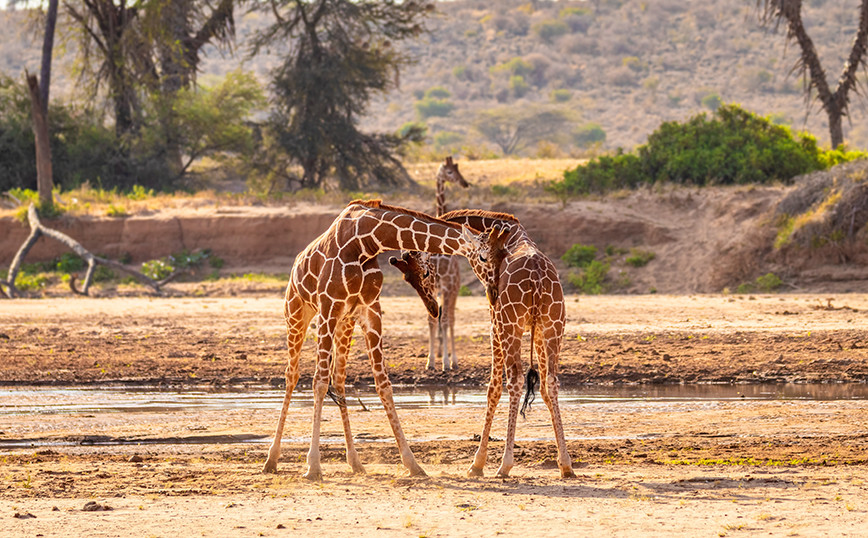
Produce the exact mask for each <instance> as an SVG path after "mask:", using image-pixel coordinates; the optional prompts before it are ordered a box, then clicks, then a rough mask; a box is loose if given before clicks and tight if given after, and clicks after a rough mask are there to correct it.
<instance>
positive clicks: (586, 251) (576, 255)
mask: <svg viewBox="0 0 868 538" xmlns="http://www.w3.org/2000/svg"><path fill="white" fill-rule="evenodd" d="M596 257H597V247H595V246H593V245H580V244H578V243H576V244H575V245H573V246H571V247H570V248H569V249H568V250H567V251H566V252H565V253H564V255H563V256H561V259H562V260H563V261H564V263H565V264H567V267H587V266H588V265H590V263H591V262H592V261H594V259H595V258H596Z"/></svg>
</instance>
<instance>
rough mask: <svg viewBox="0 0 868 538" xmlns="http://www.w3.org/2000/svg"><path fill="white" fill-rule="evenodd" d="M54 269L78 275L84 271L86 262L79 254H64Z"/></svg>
mask: <svg viewBox="0 0 868 538" xmlns="http://www.w3.org/2000/svg"><path fill="white" fill-rule="evenodd" d="M54 267H55V269H57V271H58V272H61V273H76V272H78V271H81V270H83V269H84V260H83V259H81V257H80V256H79V255H78V254H72V253H70V252H64V253H63V254H61V255H60V258H58V259H57V263H56V264H54Z"/></svg>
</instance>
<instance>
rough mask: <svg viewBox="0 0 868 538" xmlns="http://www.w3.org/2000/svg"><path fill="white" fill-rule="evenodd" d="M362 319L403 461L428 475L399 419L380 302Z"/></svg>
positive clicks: (414, 473) (416, 473) (413, 470)
mask: <svg viewBox="0 0 868 538" xmlns="http://www.w3.org/2000/svg"><path fill="white" fill-rule="evenodd" d="M362 319H363V328H364V331H365V343H366V344H367V347H368V357H369V358H370V360H371V370H372V371H373V374H374V382H375V383H376V386H377V394H379V396H380V401H381V402H382V403H383V409H384V410H385V411H386V416H387V417H388V418H389V425H390V426H391V427H392V433H394V435H395V441H396V442H397V444H398V450H400V452H401V462H402V463H403V464H404V466H405V467H406V468H407V469H408V470H409V471H410V476H426V474H425V471H424V470H422V467H420V466H419V464H418V463H416V457H415V456H414V455H413V451H411V450H410V445H409V444H408V443H407V438H406V437H405V436H404V430H403V429H402V428H401V422H400V421H399V420H398V413H397V410H396V409H395V401H394V399H393V397H392V384H391V383H390V382H389V374H388V372H387V371H386V364H385V361H384V360H383V350H382V324H383V322H382V317H381V314H380V305H379V303H374V304H373V305H371V306H370V307H368V308H367V309H366V311H365V313H364V314H363V317H362Z"/></svg>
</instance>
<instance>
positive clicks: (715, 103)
mask: <svg viewBox="0 0 868 538" xmlns="http://www.w3.org/2000/svg"><path fill="white" fill-rule="evenodd" d="M700 102H701V103H702V106H704V107H705V108H707V109H708V110H711V111H712V112H714V111H715V110H717V109H718V108H720V105H722V104H723V99H721V98H720V95H718V94H717V93H709V94H707V95H706V96H705V97H703V98H702V100H701V101H700Z"/></svg>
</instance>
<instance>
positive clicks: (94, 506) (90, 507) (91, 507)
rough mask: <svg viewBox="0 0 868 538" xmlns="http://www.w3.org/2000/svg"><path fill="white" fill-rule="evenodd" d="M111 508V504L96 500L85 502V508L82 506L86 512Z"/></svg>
mask: <svg viewBox="0 0 868 538" xmlns="http://www.w3.org/2000/svg"><path fill="white" fill-rule="evenodd" d="M111 509H112V507H111V506H109V505H107V504H100V503H98V502H96V501H88V502H87V503H85V505H84V508H82V510H83V511H85V512H105V511H107V510H111Z"/></svg>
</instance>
